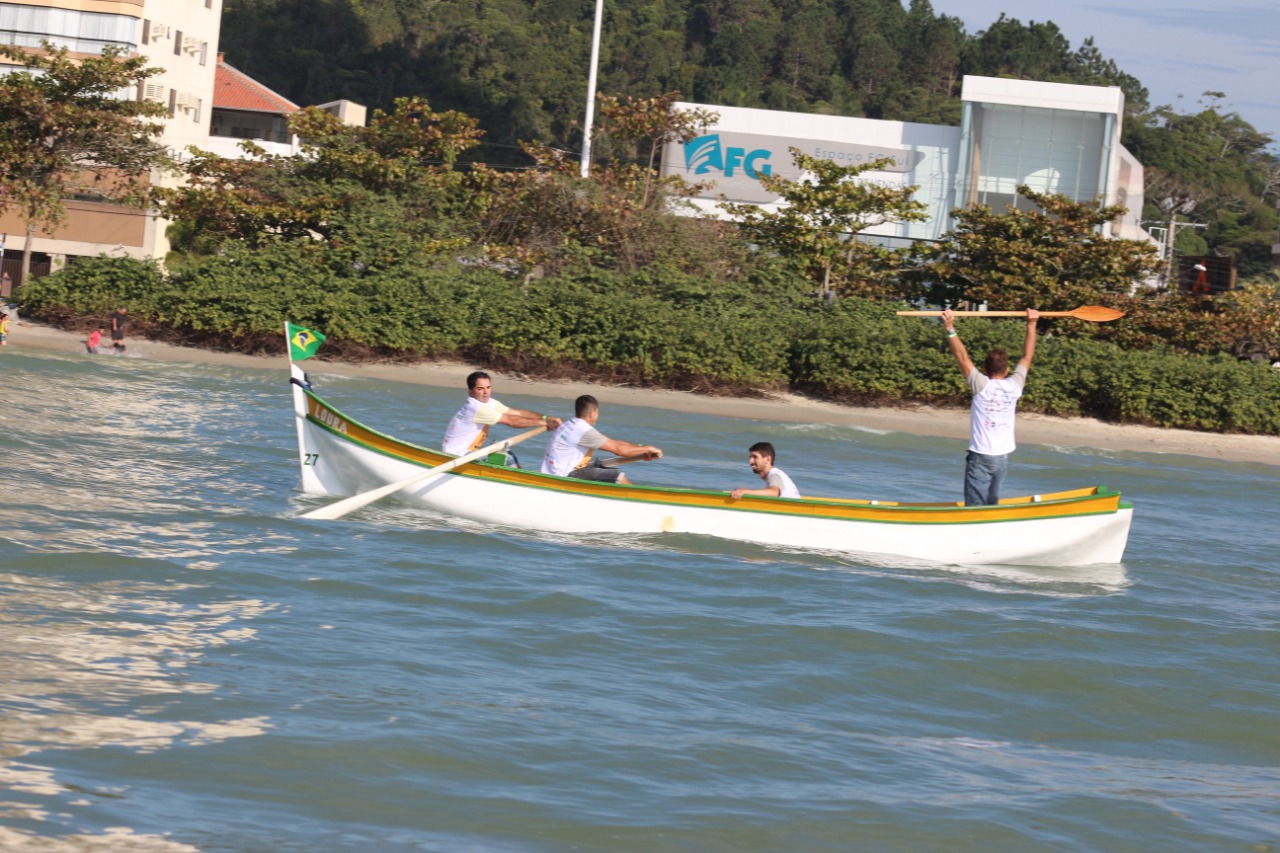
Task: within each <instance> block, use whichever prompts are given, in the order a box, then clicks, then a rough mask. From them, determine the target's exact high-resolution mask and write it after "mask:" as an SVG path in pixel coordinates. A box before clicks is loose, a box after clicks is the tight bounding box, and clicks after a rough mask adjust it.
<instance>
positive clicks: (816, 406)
mask: <svg viewBox="0 0 1280 853" xmlns="http://www.w3.org/2000/svg"><path fill="white" fill-rule="evenodd" d="M84 338H85V336H84V335H83V334H78V333H74V332H65V331H62V330H60V329H54V328H51V327H49V326H45V325H42V324H39V323H33V322H29V321H25V320H23V321H20V322H19V323H16V324H13V326H12V327H11V329H10V335H9V350H10V351H11V352H20V351H21V350H23V349H27V348H29V349H39V350H54V351H63V352H84ZM127 343H128V346H129V349H128V352H129V355H130V356H132V357H135V358H144V359H153V360H155V361H165V362H187V363H193V364H217V365H228V366H235V367H251V368H262V369H272V368H282V367H283V359H282V358H281V357H279V356H276V357H274V358H270V357H263V356H251V355H241V354H238V353H223V352H214V351H211V350H203V349H195V348H190V347H178V346H172V345H170V344H164V343H158V342H154V341H147V340H142V339H139V338H131V339H129V340H128V341H127ZM307 366H308V369H309V370H311V371H312V372H315V373H334V374H339V375H343V376H364V377H370V378H376V379H384V380H388V381H392V382H407V383H415V384H419V385H431V386H436V387H457V388H461V387H463V386H464V384H465V377H466V375H467V374H468V373H470V372H471V371H472V370H475V369H477V368H481V369H485V370H487V371H488V372H489V373H490V374H492V375H493V376H494V377H495V379H500V381H499V382H495V385H499V386H500V387H501V388H502V390H503V391H504V392H505V393H507V394H514V393H521V394H531V395H538V396H547V397H564V398H566V399H571V398H573V397H576V396H577V395H579V394H585V393H591V394H594V395H596V396H597V397H599V398H600V400H601V402H604V403H616V404H619V405H628V406H647V407H652V408H661V409H667V410H670V411H673V412H697V413H700V414H709V415H720V416H723V417H733V418H748V419H753V420H763V421H778V422H787V423H825V424H838V425H843V424H848V425H857V426H863V427H870V428H872V429H882V430H888V431H893V432H902V433H907V434H911V435H924V436H937V437H942V438H954V439H957V440H959V441H963V440H966V439H967V438H968V410H967V409H962V408H955V409H938V408H933V407H929V406H919V407H913V408H858V407H852V406H842V405H838V404H834V403H827V402H823V401H819V400H812V399H809V398H806V397H801V396H797V395H794V394H774V395H772V396H770V397H769V398H767V399H766V398H760V399H754V398H751V399H748V398H738V397H708V396H704V395H699V394H692V393H689V392H683V391H662V390H653V389H646V388H625V387H616V386H607V385H590V384H587V383H583V382H549V381H542V380H529V379H522V378H519V377H512V376H507V375H504V374H503V373H502V372H501V371H495V370H489V369H488V368H487V367H484V366H483V365H470V364H456V363H422V364H414V365H405V364H347V363H342V362H333V361H322V360H314V361H311V362H309V363H308V365H307ZM1018 443H1019V444H1041V445H1050V446H1055V447H1095V448H1103V449H1109V450H1123V451H1138V452H1143V453H1173V454H1180V455H1189V456H1199V457H1204V458H1208V459H1221V460H1225V461H1231V462H1254V463H1261V464H1265V465H1277V466H1280V437H1272V436H1256V435H1219V434H1215V433H1204V432H1194V431H1191V430H1177V429H1156V428H1153V427H1143V426H1121V425H1117V424H1109V423H1104V422H1102V421H1097V420H1093V419H1091V418H1059V417H1051V416H1048V415H1037V414H1033V413H1026V412H1024V413H1021V414H1019V416H1018ZM957 452H960V449H959V448H958V449H957Z"/></svg>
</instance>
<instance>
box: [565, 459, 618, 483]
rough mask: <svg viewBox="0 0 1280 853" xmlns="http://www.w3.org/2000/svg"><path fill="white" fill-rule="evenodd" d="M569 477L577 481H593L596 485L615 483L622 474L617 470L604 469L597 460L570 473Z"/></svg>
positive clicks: (602, 464)
mask: <svg viewBox="0 0 1280 853" xmlns="http://www.w3.org/2000/svg"><path fill="white" fill-rule="evenodd" d="M569 476H570V477H576V478H578V479H579V480H594V481H595V482H597V483H616V482H618V478H619V477H621V476H622V472H621V471H619V470H618V469H617V468H606V467H605V465H604V463H602V462H601V461H600V460H599V459H593V460H591V462H590V463H589V464H587V465H583V466H582V467H581V468H578V469H577V470H576V471H570V472H569Z"/></svg>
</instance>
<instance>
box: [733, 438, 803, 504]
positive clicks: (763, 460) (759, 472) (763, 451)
mask: <svg viewBox="0 0 1280 853" xmlns="http://www.w3.org/2000/svg"><path fill="white" fill-rule="evenodd" d="M747 454H748V455H747V464H748V465H750V466H751V470H752V471H754V472H755V473H756V476H758V477H759V478H760V479H761V480H764V482H765V486H764V488H763V489H734V490H733V491H732V492H730V493H729V497H731V498H733V499H734V500H735V501H736V500H737V499H738V498H740V497H742V496H743V495H759V496H761V497H769V498H798V497H800V490H799V489H797V488H796V484H795V483H793V482H791V478H790V477H788V476H787V473H786V472H785V471H783V470H782V469H781V468H775V467H774V464H773V461H774V460H775V459H777V458H778V454H777V451H775V450H774V449H773V445H772V444H770V443H769V442H767V441H757V442H756V443H755V444H753V445H751V447H750V448H749V449H748V450H747Z"/></svg>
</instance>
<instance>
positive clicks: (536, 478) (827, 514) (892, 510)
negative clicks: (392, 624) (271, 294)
mask: <svg viewBox="0 0 1280 853" xmlns="http://www.w3.org/2000/svg"><path fill="white" fill-rule="evenodd" d="M304 393H305V395H306V401H307V414H306V417H307V420H308V421H309V422H311V423H313V424H315V425H317V426H319V427H321V428H322V429H324V430H326V431H328V432H330V433H332V434H334V435H337V436H341V437H342V438H343V439H345V440H347V441H350V442H352V443H354V444H357V445H359V446H361V447H364V448H366V449H368V450H371V451H374V452H376V453H379V454H382V455H385V456H387V457H390V458H392V459H397V460H400V461H404V462H408V463H411V464H414V465H421V466H424V467H428V468H430V467H434V466H436V465H439V464H441V463H443V462H447V461H449V460H450V459H452V458H453V457H452V456H450V455H448V454H446V453H443V452H441V451H438V450H431V449H428V448H424V447H419V446H417V445H414V444H410V443H409V442H405V441H401V440H399V439H395V438H392V437H390V436H387V435H384V434H383V433H380V432H377V431H376V430H372V429H369V428H368V427H366V426H364V425H363V424H361V423H359V422H358V421H355V420H353V419H352V418H350V417H348V416H346V415H345V414H343V413H341V412H339V411H338V410H337V409H335V408H333V407H332V406H330V405H329V404H328V403H326V402H324V401H323V400H322V399H321V398H320V397H318V396H316V395H315V394H314V393H313V392H311V391H309V390H308V391H305V392H304ZM447 476H450V477H467V478H474V479H477V480H487V481H492V482H498V483H504V484H508V485H513V486H521V487H525V488H531V489H540V490H546V491H554V492H566V493H571V494H575V495H586V496H592V497H598V498H603V499H608V500H616V501H626V502H639V503H647V504H658V505H663V506H671V507H699V508H704V509H723V510H727V511H731V512H737V513H759V514H767V515H772V516H793V517H795V516H799V517H813V518H821V519H829V520H844V521H875V522H881V523H890V524H894V523H896V524H923V525H947V524H974V523H985V522H1002V521H1019V520H1030V519H1049V518H1065V517H1072V516H1090V515H1103V514H1110V513H1115V512H1116V511H1117V510H1119V509H1122V508H1125V509H1127V508H1128V505H1127V504H1123V503H1121V496H1120V493H1119V492H1115V491H1111V490H1109V489H1107V488H1105V487H1093V488H1083V489H1074V490H1070V491H1063V492H1054V493H1051V494H1043V495H1034V496H1024V497H1016V498H1008V499H1005V500H1002V501H1001V502H1000V504H999V505H997V506H985V507H965V506H963V505H962V504H960V503H958V502H946V503H907V502H898V501H874V500H859V499H850V498H821V497H805V498H800V499H786V498H768V497H754V496H752V497H744V498H741V499H739V500H732V499H730V498H729V496H728V495H727V494H726V493H725V492H712V491H704V490H698V489H674V488H668V487H663V486H642V485H625V486H620V485H615V484H606V483H595V482H591V481H588V480H578V479H572V478H568V477H556V476H552V475H549V474H542V473H540V472H535V471H524V470H521V469H518V468H508V467H505V466H501V465H490V464H486V463H482V462H475V463H472V464H470V465H466V466H463V467H461V468H459V469H458V470H456V471H452V472H450V473H449V474H448V475H447Z"/></svg>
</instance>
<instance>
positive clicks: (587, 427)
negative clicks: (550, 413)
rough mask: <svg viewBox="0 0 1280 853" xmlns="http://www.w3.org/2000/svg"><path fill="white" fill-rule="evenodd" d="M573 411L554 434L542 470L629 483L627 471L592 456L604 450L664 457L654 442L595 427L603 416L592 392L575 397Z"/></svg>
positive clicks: (626, 456)
mask: <svg viewBox="0 0 1280 853" xmlns="http://www.w3.org/2000/svg"><path fill="white" fill-rule="evenodd" d="M573 414H574V416H573V417H572V418H570V419H569V420H567V421H565V422H564V424H563V425H562V426H561V427H560V428H559V429H558V430H556V433H555V435H553V436H551V441H550V442H549V443H548V444H547V454H546V456H544V457H543V459H542V473H544V474H556V475H558V476H560V477H577V478H578V479H580V480H595V481H597V482H601V483H618V484H620V485H628V484H629V483H630V482H631V481H630V480H628V479H627V475H626V474H624V473H623V472H621V471H619V470H618V469H617V468H614V467H611V466H610V465H608V464H607V463H606V462H603V461H601V460H599V459H593V458H592V456H593V455H594V453H595V451H597V450H603V451H605V452H607V453H612V454H613V455H615V456H619V457H622V458H623V459H644V460H646V461H648V460H652V459H661V458H662V451H661V450H659V449H658V448H656V447H654V446H653V445H652V444H632V443H631V442H629V441H622V440H621V439H617V438H608V437H607V436H605V435H603V434H601V432H600V431H599V430H597V429H596V422H597V421H598V420H599V419H600V401H599V400H597V399H596V398H595V397H592V396H591V395H590V394H583V395H582V396H581V397H579V398H578V399H577V400H575V401H574V403H573Z"/></svg>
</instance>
